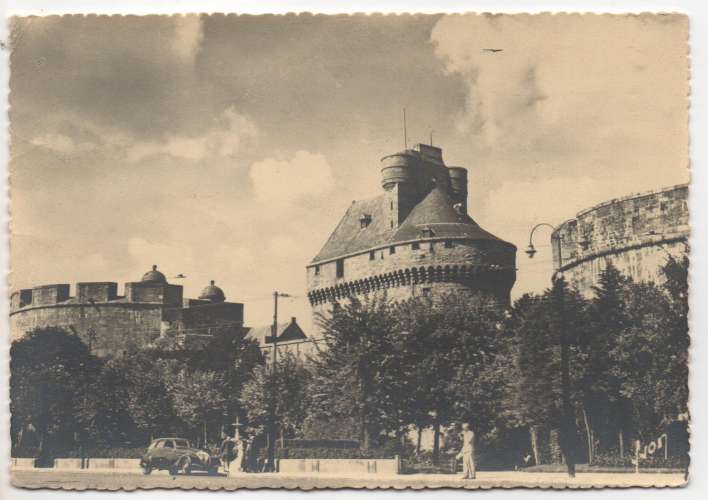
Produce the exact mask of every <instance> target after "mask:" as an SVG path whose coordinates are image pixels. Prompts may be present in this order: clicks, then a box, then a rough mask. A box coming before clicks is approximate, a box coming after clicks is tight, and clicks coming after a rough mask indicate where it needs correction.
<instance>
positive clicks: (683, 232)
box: [551, 184, 689, 296]
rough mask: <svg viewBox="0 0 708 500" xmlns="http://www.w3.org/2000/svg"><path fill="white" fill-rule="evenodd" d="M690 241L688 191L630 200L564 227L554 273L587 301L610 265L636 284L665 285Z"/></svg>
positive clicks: (557, 239) (555, 238)
mask: <svg viewBox="0 0 708 500" xmlns="http://www.w3.org/2000/svg"><path fill="white" fill-rule="evenodd" d="M688 236H689V215H688V186H687V185H685V184H682V185H678V186H673V187H670V188H666V189H662V190H659V191H652V192H649V193H642V194H638V195H632V196H627V197H624V198H619V199H615V200H610V201H608V202H605V203H602V204H600V205H597V206H594V207H592V208H589V209H587V210H584V211H582V212H580V213H579V214H578V215H577V216H576V217H575V218H574V219H571V220H568V221H566V222H564V223H563V224H561V225H560V226H559V227H558V229H557V230H556V231H555V232H554V233H553V235H552V237H551V243H552V247H553V260H554V267H555V268H556V269H561V270H562V271H563V274H564V276H565V278H566V279H567V280H568V281H569V282H570V284H571V285H573V286H575V287H576V288H577V289H578V290H579V291H580V292H581V293H582V294H584V295H586V296H589V295H592V293H593V292H592V287H593V286H594V285H596V284H597V279H598V276H599V274H600V272H602V270H604V269H605V268H606V267H607V264H608V263H609V262H611V263H612V264H613V265H614V266H615V267H617V268H618V269H619V270H620V271H621V272H623V273H624V274H626V275H628V276H631V277H632V278H633V279H635V280H636V281H661V276H660V268H661V266H662V265H663V264H664V263H665V262H666V260H667V258H668V256H669V255H673V256H677V255H679V254H681V253H683V252H685V251H686V250H687V247H686V245H687V241H688ZM559 243H560V244H559Z"/></svg>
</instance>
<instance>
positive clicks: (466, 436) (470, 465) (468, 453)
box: [457, 422, 477, 479]
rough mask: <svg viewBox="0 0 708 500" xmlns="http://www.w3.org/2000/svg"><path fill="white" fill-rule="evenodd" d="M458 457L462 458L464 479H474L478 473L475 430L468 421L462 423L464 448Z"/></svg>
mask: <svg viewBox="0 0 708 500" xmlns="http://www.w3.org/2000/svg"><path fill="white" fill-rule="evenodd" d="M457 458H458V459H460V458H461V459H462V471H463V479H474V478H475V477H476V475H477V471H476V470H475V465H474V432H473V431H472V429H470V424H468V423H467V422H465V423H463V424H462V449H461V450H460V453H458V454H457Z"/></svg>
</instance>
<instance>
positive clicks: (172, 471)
mask: <svg viewBox="0 0 708 500" xmlns="http://www.w3.org/2000/svg"><path fill="white" fill-rule="evenodd" d="M167 470H168V471H169V472H170V476H176V475H177V471H179V469H178V468H177V466H176V465H170V467H169V469H167Z"/></svg>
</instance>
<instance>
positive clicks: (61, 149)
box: [32, 132, 96, 154]
mask: <svg viewBox="0 0 708 500" xmlns="http://www.w3.org/2000/svg"><path fill="white" fill-rule="evenodd" d="M32 144H33V145H35V146H40V147H43V148H47V149H51V150H52V151H55V152H57V153H62V154H74V153H83V152H86V151H90V150H92V149H93V148H94V147H95V146H96V145H95V144H91V143H88V142H77V141H75V140H74V139H72V138H71V137H69V136H68V135H64V134H61V133H58V132H47V133H46V134H44V135H41V136H38V137H35V138H34V139H32Z"/></svg>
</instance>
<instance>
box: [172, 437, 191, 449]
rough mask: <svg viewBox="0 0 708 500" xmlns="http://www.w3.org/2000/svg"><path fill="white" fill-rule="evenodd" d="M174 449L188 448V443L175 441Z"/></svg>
mask: <svg viewBox="0 0 708 500" xmlns="http://www.w3.org/2000/svg"><path fill="white" fill-rule="evenodd" d="M175 447H176V448H189V441H187V440H186V439H175Z"/></svg>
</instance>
